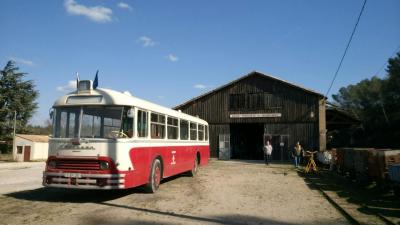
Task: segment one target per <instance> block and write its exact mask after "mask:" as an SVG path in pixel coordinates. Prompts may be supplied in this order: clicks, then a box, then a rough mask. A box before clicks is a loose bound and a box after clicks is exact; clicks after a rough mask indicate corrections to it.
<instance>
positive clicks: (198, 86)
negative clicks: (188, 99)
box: [193, 84, 207, 89]
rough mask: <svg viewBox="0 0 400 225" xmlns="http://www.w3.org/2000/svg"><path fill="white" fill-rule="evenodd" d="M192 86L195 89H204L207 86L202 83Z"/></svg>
mask: <svg viewBox="0 0 400 225" xmlns="http://www.w3.org/2000/svg"><path fill="white" fill-rule="evenodd" d="M193 87H194V88H196V89H206V88H207V86H206V85H204V84H195V85H194V86H193Z"/></svg>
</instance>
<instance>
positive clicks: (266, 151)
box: [264, 141, 272, 165]
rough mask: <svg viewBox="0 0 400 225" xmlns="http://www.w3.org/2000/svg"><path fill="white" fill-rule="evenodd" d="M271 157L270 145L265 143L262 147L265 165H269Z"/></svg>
mask: <svg viewBox="0 0 400 225" xmlns="http://www.w3.org/2000/svg"><path fill="white" fill-rule="evenodd" d="M271 155H272V145H271V143H269V141H267V143H266V144H265V146H264V159H265V164H266V165H269V161H270V158H271Z"/></svg>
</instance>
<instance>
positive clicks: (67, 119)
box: [54, 108, 80, 138]
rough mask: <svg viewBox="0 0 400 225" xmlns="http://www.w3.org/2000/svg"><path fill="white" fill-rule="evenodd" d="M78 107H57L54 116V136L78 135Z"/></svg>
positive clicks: (67, 136) (70, 136) (69, 136)
mask: <svg viewBox="0 0 400 225" xmlns="http://www.w3.org/2000/svg"><path fill="white" fill-rule="evenodd" d="M79 115H80V108H58V109H56V116H55V125H56V126H55V129H54V137H58V138H74V137H78V129H79Z"/></svg>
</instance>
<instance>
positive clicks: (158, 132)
mask: <svg viewBox="0 0 400 225" xmlns="http://www.w3.org/2000/svg"><path fill="white" fill-rule="evenodd" d="M150 130H151V138H154V139H164V138H165V116H164V115H161V114H158V113H152V114H151V127H150Z"/></svg>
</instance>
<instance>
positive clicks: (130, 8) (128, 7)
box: [117, 2, 132, 11]
mask: <svg viewBox="0 0 400 225" xmlns="http://www.w3.org/2000/svg"><path fill="white" fill-rule="evenodd" d="M117 6H118V7H119V8H121V9H127V10H129V11H132V7H131V6H130V5H128V4H127V3H125V2H120V3H118V5H117Z"/></svg>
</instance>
